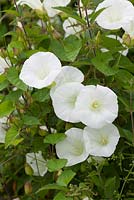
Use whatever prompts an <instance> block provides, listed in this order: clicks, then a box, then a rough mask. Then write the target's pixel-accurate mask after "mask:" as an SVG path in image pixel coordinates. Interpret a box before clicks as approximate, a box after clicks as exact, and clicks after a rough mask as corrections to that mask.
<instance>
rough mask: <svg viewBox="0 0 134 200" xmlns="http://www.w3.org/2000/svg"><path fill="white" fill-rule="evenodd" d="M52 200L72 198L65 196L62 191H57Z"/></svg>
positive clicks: (69, 199) (68, 199) (71, 199)
mask: <svg viewBox="0 0 134 200" xmlns="http://www.w3.org/2000/svg"><path fill="white" fill-rule="evenodd" d="M53 200H73V198H71V197H66V196H65V194H64V193H63V192H59V193H58V194H57V195H56V196H55V197H54V199H53Z"/></svg>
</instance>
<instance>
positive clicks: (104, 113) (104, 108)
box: [75, 85, 118, 128]
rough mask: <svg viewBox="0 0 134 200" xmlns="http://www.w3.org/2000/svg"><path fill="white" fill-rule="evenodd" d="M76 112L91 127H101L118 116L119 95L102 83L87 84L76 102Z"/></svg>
mask: <svg viewBox="0 0 134 200" xmlns="http://www.w3.org/2000/svg"><path fill="white" fill-rule="evenodd" d="M75 106H76V107H75V108H76V110H75V112H76V113H77V117H78V118H79V119H80V121H81V122H83V123H84V124H86V125H87V126H89V127H91V128H101V127H103V126H104V125H106V124H107V123H112V122H113V121H114V120H115V118H116V117H117V116H118V102H117V95H116V94H115V93H114V92H113V91H112V90H111V89H109V88H107V87H103V86H100V85H97V86H94V85H90V86H85V87H84V88H83V89H82V90H81V91H80V93H79V95H78V97H77V101H76V103H75Z"/></svg>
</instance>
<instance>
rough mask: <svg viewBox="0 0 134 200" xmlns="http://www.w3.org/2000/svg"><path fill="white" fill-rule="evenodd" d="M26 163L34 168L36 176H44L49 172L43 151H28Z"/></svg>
mask: <svg viewBox="0 0 134 200" xmlns="http://www.w3.org/2000/svg"><path fill="white" fill-rule="evenodd" d="M26 163H27V164H29V165H30V166H31V168H32V169H33V172H34V174H33V175H34V176H44V175H45V174H46V173H47V166H46V163H47V162H46V161H45V159H44V158H43V156H42V152H41V151H39V152H37V153H34V152H32V153H27V154H26Z"/></svg>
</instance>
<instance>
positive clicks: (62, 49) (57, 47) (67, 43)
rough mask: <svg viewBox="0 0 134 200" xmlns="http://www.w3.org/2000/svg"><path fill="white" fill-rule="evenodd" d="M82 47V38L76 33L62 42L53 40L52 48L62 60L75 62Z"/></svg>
mask: <svg viewBox="0 0 134 200" xmlns="http://www.w3.org/2000/svg"><path fill="white" fill-rule="evenodd" d="M81 47H82V42H81V40H80V39H79V38H77V37H76V36H74V35H70V36H69V37H67V38H65V39H64V40H63V41H62V42H59V41H57V40H51V50H52V51H53V53H54V54H55V55H56V56H57V57H59V58H60V59H61V60H62V61H67V62H74V61H75V59H76V57H77V56H78V54H79V51H80V49H81Z"/></svg>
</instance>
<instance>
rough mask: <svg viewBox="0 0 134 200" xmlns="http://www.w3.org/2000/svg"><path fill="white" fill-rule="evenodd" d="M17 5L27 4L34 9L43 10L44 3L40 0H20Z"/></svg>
mask: <svg viewBox="0 0 134 200" xmlns="http://www.w3.org/2000/svg"><path fill="white" fill-rule="evenodd" d="M17 5H27V6H29V7H30V8H32V9H33V10H41V11H42V10H43V4H42V3H41V1H40V0H19V1H17Z"/></svg>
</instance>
